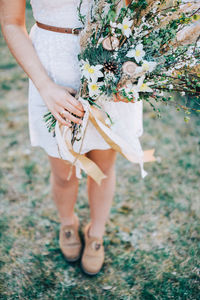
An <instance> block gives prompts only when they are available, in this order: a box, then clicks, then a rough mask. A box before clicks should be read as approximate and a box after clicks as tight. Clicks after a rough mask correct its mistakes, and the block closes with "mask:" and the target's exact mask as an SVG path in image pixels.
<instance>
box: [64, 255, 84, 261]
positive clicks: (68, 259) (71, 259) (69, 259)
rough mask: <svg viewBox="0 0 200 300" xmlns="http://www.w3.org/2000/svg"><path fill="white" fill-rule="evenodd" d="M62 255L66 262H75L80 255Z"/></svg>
mask: <svg viewBox="0 0 200 300" xmlns="http://www.w3.org/2000/svg"><path fill="white" fill-rule="evenodd" d="M63 255H64V254H63ZM64 257H65V259H66V261H68V262H75V261H77V260H79V258H80V257H81V255H79V256H77V257H74V258H68V257H67V256H65V255H64Z"/></svg>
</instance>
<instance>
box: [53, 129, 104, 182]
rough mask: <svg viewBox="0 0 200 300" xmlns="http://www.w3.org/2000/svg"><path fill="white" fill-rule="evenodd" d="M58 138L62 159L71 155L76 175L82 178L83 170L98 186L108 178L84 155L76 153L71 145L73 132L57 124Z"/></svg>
mask: <svg viewBox="0 0 200 300" xmlns="http://www.w3.org/2000/svg"><path fill="white" fill-rule="evenodd" d="M56 137H57V141H58V147H59V150H60V152H61V153H62V159H64V157H69V154H70V155H71V160H73V159H74V161H73V162H72V164H74V165H75V166H76V175H78V176H77V177H78V178H81V174H80V169H83V170H84V171H85V173H86V174H88V175H89V176H90V177H92V179H93V180H94V181H95V182H96V183H97V184H98V185H100V184H101V181H102V180H103V179H104V178H106V177H107V176H106V175H105V174H104V173H103V172H102V171H101V169H100V168H99V167H98V166H97V165H96V164H95V163H94V162H93V161H92V160H91V159H89V158H88V157H86V156H85V155H84V154H80V153H76V152H75V151H74V150H73V148H72V144H71V130H70V129H69V128H64V127H63V126H62V125H61V124H59V123H57V124H56Z"/></svg>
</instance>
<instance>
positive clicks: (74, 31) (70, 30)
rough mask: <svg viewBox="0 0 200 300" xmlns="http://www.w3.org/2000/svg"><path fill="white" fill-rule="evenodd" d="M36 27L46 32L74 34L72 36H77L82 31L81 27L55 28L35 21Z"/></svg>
mask: <svg viewBox="0 0 200 300" xmlns="http://www.w3.org/2000/svg"><path fill="white" fill-rule="evenodd" d="M36 25H37V26H38V27H39V28H42V29H44V30H48V31H53V32H58V33H65V34H74V35H79V34H80V32H81V30H82V29H83V28H82V27H72V28H70V27H57V26H52V25H48V24H44V23H41V22H38V21H36Z"/></svg>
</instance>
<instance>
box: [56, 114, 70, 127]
mask: <svg viewBox="0 0 200 300" xmlns="http://www.w3.org/2000/svg"><path fill="white" fill-rule="evenodd" d="M54 117H55V118H56V120H57V121H59V122H60V123H61V124H63V125H65V126H68V127H71V122H70V121H68V120H65V119H64V118H62V117H61V115H60V114H59V113H57V112H56V113H54Z"/></svg>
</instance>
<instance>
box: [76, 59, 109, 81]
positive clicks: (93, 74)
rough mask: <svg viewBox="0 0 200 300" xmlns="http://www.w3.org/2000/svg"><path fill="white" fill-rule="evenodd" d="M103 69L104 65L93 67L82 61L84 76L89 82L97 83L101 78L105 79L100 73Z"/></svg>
mask: <svg viewBox="0 0 200 300" xmlns="http://www.w3.org/2000/svg"><path fill="white" fill-rule="evenodd" d="M102 68H103V66H102V65H96V66H91V65H90V64H89V62H88V61H82V67H81V69H82V75H83V76H85V77H86V78H87V79H88V80H90V79H91V80H92V81H97V79H98V78H99V77H103V76H104V75H103V73H102V72H101V71H100V70H101V69H102Z"/></svg>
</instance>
